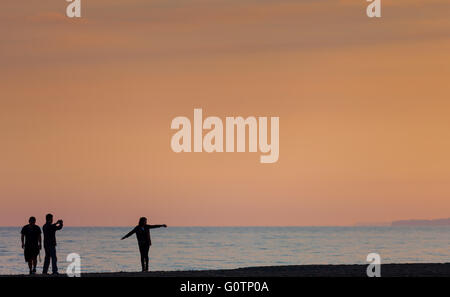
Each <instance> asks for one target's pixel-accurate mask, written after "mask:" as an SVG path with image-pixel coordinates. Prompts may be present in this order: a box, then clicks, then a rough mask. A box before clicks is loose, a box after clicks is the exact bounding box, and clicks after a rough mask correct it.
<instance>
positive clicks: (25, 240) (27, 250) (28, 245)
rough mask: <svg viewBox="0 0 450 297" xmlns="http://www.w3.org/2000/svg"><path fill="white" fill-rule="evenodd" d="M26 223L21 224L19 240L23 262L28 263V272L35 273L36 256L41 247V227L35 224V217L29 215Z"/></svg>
mask: <svg viewBox="0 0 450 297" xmlns="http://www.w3.org/2000/svg"><path fill="white" fill-rule="evenodd" d="M28 223H29V224H28V225H25V226H23V228H22V231H20V234H21V236H20V240H21V241H22V248H23V249H24V256H25V262H27V263H28V268H30V274H35V273H36V265H37V256H38V255H39V251H40V250H41V248H42V240H41V228H39V226H36V218H35V217H30V218H29V219H28Z"/></svg>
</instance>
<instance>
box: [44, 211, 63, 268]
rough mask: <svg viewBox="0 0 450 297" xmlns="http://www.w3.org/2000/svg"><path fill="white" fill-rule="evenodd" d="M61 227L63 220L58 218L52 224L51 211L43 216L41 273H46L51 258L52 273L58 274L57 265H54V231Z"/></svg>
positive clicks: (55, 259) (55, 260)
mask: <svg viewBox="0 0 450 297" xmlns="http://www.w3.org/2000/svg"><path fill="white" fill-rule="evenodd" d="M62 227H63V221H62V220H58V221H57V222H56V223H55V224H53V215H52V214H51V213H49V214H47V215H46V216H45V225H44V226H42V230H43V231H44V249H45V260H44V269H43V270H42V273H43V274H47V272H48V267H49V266H50V259H51V260H52V273H53V274H58V266H57V265H56V262H57V258H56V231H58V230H61V229H62Z"/></svg>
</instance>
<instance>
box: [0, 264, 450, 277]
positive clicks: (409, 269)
mask: <svg viewBox="0 0 450 297" xmlns="http://www.w3.org/2000/svg"><path fill="white" fill-rule="evenodd" d="M366 269H367V265H292V266H263V267H246V268H238V269H223V270H200V271H152V272H99V273H83V274H82V275H81V276H82V277H367V275H366ZM25 276H26V277H52V276H50V275H49V276H45V275H41V274H36V275H33V276H28V275H10V276H9V277H25ZM61 276H65V275H64V274H61ZM381 276H382V277H410V276H413V277H419V276H441V277H450V263H445V264H438V263H424V264H383V265H381ZM2 277H8V276H5V275H4V276H2Z"/></svg>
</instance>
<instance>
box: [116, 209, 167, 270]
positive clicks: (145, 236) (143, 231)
mask: <svg viewBox="0 0 450 297" xmlns="http://www.w3.org/2000/svg"><path fill="white" fill-rule="evenodd" d="M161 227H164V228H167V225H147V218H146V217H142V218H140V219H139V223H138V225H137V226H136V227H134V228H133V230H131V231H130V232H129V233H128V234H127V235H125V236H124V237H122V238H121V240H124V239H125V238H128V237H130V236H131V235H133V234H135V233H136V238H137V241H138V245H139V253H140V254H141V265H142V271H148V252H149V250H150V246H151V245H152V240H151V238H150V229H155V228H161Z"/></svg>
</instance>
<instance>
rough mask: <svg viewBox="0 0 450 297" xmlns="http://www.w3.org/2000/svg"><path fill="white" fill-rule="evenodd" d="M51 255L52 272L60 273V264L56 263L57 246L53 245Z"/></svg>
mask: <svg viewBox="0 0 450 297" xmlns="http://www.w3.org/2000/svg"><path fill="white" fill-rule="evenodd" d="M51 256H52V272H53V273H58V265H57V264H56V263H57V262H58V259H57V258H56V247H55V246H54V247H52V251H51Z"/></svg>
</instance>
